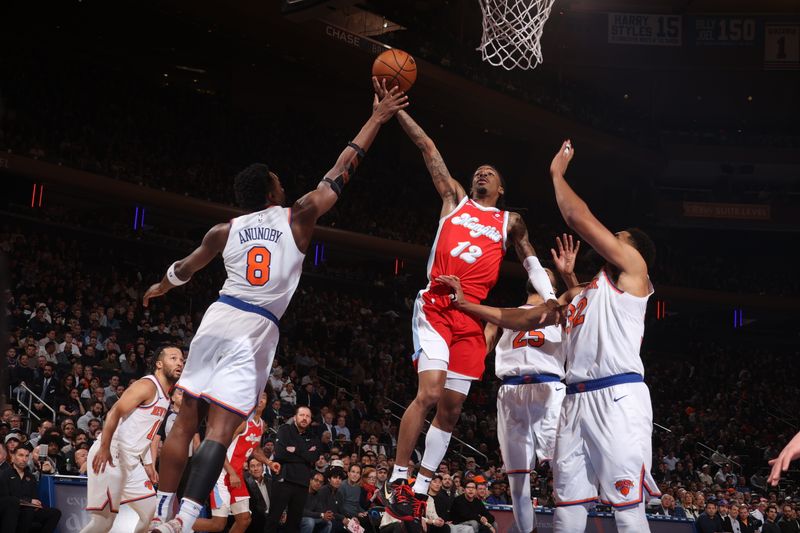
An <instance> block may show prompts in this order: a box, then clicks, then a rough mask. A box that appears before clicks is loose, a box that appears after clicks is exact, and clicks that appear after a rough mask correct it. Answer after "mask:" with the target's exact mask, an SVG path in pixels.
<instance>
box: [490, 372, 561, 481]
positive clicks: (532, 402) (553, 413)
mask: <svg viewBox="0 0 800 533" xmlns="http://www.w3.org/2000/svg"><path fill="white" fill-rule="evenodd" d="M565 389H566V386H565V385H564V384H563V383H560V382H558V381H554V382H548V383H527V384H524V385H503V386H501V387H500V389H499V390H498V391H497V439H498V441H499V442H500V451H501V453H502V454H503V464H505V466H506V473H507V474H527V473H530V471H531V469H533V468H534V467H535V466H536V459H537V458H538V459H539V461H549V460H551V459H552V458H553V449H554V448H555V445H556V430H557V429H558V417H559V415H560V413H561V402H562V401H563V400H564V396H566V391H565Z"/></svg>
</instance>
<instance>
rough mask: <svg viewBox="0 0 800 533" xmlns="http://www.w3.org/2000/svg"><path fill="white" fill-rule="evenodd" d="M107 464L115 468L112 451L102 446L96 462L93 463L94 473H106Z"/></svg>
mask: <svg viewBox="0 0 800 533" xmlns="http://www.w3.org/2000/svg"><path fill="white" fill-rule="evenodd" d="M106 464H109V465H111V466H114V460H113V459H112V458H111V450H109V449H108V448H107V447H105V446H100V449H99V450H97V455H95V456H94V460H93V461H92V469H93V470H94V473H95V474H99V473H101V472H105V471H106Z"/></svg>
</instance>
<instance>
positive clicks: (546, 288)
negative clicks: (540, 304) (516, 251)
mask: <svg viewBox="0 0 800 533" xmlns="http://www.w3.org/2000/svg"><path fill="white" fill-rule="evenodd" d="M522 266H524V267H525V270H526V271H527V272H528V279H529V280H530V282H531V285H533V288H534V289H536V292H538V293H539V296H541V297H542V298H544V300H545V301H547V300H555V299H556V292H555V291H554V290H553V284H552V283H550V276H548V275H547V272H546V271H545V269H544V268H543V267H542V264H541V263H540V262H539V258H538V257H536V256H535V255H529V256H528V257H526V258H525V260H524V261H523V262H522Z"/></svg>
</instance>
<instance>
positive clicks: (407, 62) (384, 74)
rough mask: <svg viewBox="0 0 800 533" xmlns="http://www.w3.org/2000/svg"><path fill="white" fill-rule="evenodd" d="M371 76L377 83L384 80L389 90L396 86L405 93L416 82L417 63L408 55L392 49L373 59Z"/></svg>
mask: <svg viewBox="0 0 800 533" xmlns="http://www.w3.org/2000/svg"><path fill="white" fill-rule="evenodd" d="M372 75H373V76H375V77H376V78H378V82H380V81H381V80H383V79H385V80H386V87H387V88H389V89H391V88H392V87H393V86H395V85H398V86H399V87H400V90H401V91H403V92H407V91H408V90H409V89H410V88H411V86H412V85H414V82H415V81H416V80H417V62H416V61H414V58H413V57H411V55H409V54H408V53H406V52H403V51H402V50H399V49H397V48H392V49H389V50H386V51H385V52H383V53H382V54H381V55H379V56H378V57H376V58H375V62H374V63H372Z"/></svg>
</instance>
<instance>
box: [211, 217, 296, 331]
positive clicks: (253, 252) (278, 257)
mask: <svg viewBox="0 0 800 533" xmlns="http://www.w3.org/2000/svg"><path fill="white" fill-rule="evenodd" d="M291 216H292V210H291V209H290V208H283V207H280V206H272V207H269V208H267V209H264V210H263V211H257V212H255V213H250V214H249V215H242V216H240V217H236V218H234V219H233V220H231V231H230V234H229V235H228V242H227V243H226V244H225V249H224V250H223V251H222V259H223V260H224V261H225V270H226V271H227V272H228V278H227V279H226V280H225V284H224V285H223V286H222V290H221V291H219V293H220V294H221V295H226V296H232V297H233V298H237V299H239V300H242V301H244V302H247V303H249V304H252V305H255V306H258V307H263V308H264V309H267V310H268V311H270V312H271V313H272V314H273V315H275V316H276V317H278V318H280V317H281V316H283V313H284V312H285V311H286V308H287V307H288V306H289V302H290V301H291V299H292V295H294V291H295V289H297V284H298V282H299V281H300V274H302V272H303V260H304V259H305V254H303V253H302V252H301V251H300V250H298V249H297V244H296V243H295V241H294V236H293V235H292V228H291V226H290V225H289V219H290V217H291Z"/></svg>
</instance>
